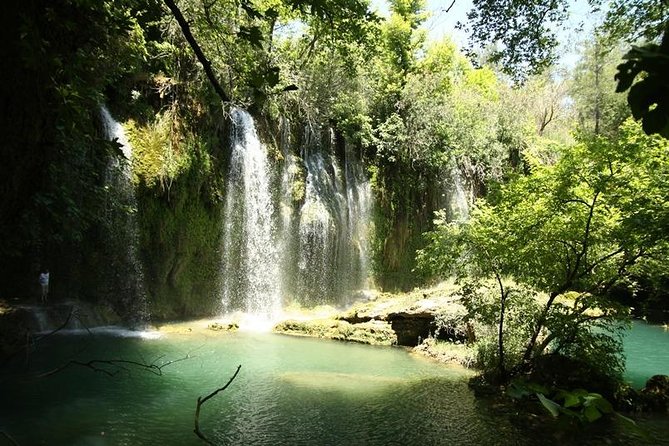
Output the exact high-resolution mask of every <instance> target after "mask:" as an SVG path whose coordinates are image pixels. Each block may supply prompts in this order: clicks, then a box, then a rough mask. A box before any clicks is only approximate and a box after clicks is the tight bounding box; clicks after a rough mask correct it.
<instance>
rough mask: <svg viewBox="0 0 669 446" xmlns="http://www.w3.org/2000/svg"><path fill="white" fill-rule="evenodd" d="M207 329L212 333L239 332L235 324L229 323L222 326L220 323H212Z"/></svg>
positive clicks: (237, 325)
mask: <svg viewBox="0 0 669 446" xmlns="http://www.w3.org/2000/svg"><path fill="white" fill-rule="evenodd" d="M207 328H208V329H209V330H213V331H237V330H239V324H238V323H236V322H230V323H227V324H222V323H220V322H213V323H211V324H209V325H208V326H207Z"/></svg>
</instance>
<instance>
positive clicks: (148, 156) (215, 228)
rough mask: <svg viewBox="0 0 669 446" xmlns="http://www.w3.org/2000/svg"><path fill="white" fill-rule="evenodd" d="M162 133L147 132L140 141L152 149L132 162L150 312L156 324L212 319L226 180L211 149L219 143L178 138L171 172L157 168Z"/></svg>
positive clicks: (217, 278) (166, 168)
mask: <svg viewBox="0 0 669 446" xmlns="http://www.w3.org/2000/svg"><path fill="white" fill-rule="evenodd" d="M159 133H160V132H158V131H156V132H153V133H151V131H150V130H146V129H145V130H144V135H145V136H146V138H145V139H144V140H140V141H143V142H147V141H148V142H152V144H153V145H148V144H147V145H145V146H144V147H143V149H141V150H139V151H136V155H135V161H134V165H135V166H140V168H139V171H138V172H136V175H137V176H138V178H139V181H138V184H137V196H138V220H139V224H140V240H141V241H140V251H141V255H142V259H143V263H144V265H145V273H146V279H147V280H146V283H147V288H148V289H147V291H148V303H149V310H150V312H151V316H152V318H154V319H156V320H170V319H177V318H190V317H202V316H208V315H211V314H213V313H215V312H216V311H217V309H218V305H219V298H218V292H219V271H220V262H221V259H220V238H221V227H222V224H221V211H222V209H221V206H222V204H221V201H220V199H219V197H220V196H221V192H220V189H219V187H218V185H219V184H221V183H222V180H221V179H219V178H218V176H217V175H216V171H215V169H214V162H213V160H212V158H211V156H210V154H209V150H208V148H209V147H210V146H211V145H212V144H216V143H217V142H216V140H215V139H212V141H211V142H207V141H206V140H203V139H200V138H196V137H194V136H193V135H188V134H187V135H184V136H182V137H181V138H177V139H178V140H179V141H180V150H181V153H180V154H179V157H180V160H181V161H179V163H178V168H174V169H172V168H170V167H169V166H158V165H157V164H160V163H161V162H163V161H165V158H160V157H159V156H157V152H156V151H157V150H158V149H160V147H158V144H157V143H156V141H158V140H160V138H159V136H160V134H159ZM205 134H206V133H205ZM151 135H153V136H151ZM136 136H137V135H136V134H135V138H134V140H137V139H136ZM149 136H151V137H150V138H149ZM172 138H173V139H174V138H175V136H174V135H173V136H172ZM161 150H162V149H161ZM173 167H174V166H173Z"/></svg>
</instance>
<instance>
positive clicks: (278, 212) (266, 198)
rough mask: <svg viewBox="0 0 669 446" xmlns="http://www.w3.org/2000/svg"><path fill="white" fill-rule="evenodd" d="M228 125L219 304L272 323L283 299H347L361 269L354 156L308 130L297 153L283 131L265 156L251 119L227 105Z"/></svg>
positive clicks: (359, 186) (366, 197)
mask: <svg viewBox="0 0 669 446" xmlns="http://www.w3.org/2000/svg"><path fill="white" fill-rule="evenodd" d="M232 124H233V133H232V153H231V155H230V162H229V171H228V179H227V190H226V202H225V210H224V216H223V219H224V230H223V234H224V235H223V249H222V251H223V268H222V274H223V277H222V283H223V290H222V299H223V310H224V311H226V312H230V311H235V310H241V311H244V312H246V313H252V314H254V315H256V316H258V315H260V316H262V317H264V318H266V319H267V320H271V319H272V318H274V317H275V316H278V315H279V313H280V311H281V308H282V306H283V304H286V303H292V302H296V303H299V304H302V305H314V304H341V303H345V302H349V301H351V300H352V296H353V293H354V292H355V291H357V290H359V289H361V288H362V287H364V286H365V285H366V279H367V274H368V260H367V255H368V249H367V245H368V230H369V229H368V228H369V219H370V209H371V189H370V186H369V182H368V181H367V179H366V178H365V175H364V172H363V169H362V166H361V165H360V162H359V161H358V160H356V159H355V157H354V156H353V155H352V154H349V153H346V154H345V156H344V157H343V158H344V159H343V160H341V161H340V160H339V159H338V158H337V157H336V156H335V155H334V153H333V149H332V147H333V142H332V139H333V137H332V135H331V137H330V141H329V142H326V143H325V144H322V143H321V141H320V140H321V138H320V137H319V135H320V133H319V132H318V131H312V130H306V131H305V134H304V137H303V141H302V144H301V149H300V151H299V156H298V155H297V154H294V153H293V152H292V150H291V147H290V145H291V141H290V137H289V134H288V132H284V135H282V141H281V144H282V149H283V151H282V155H283V161H282V162H278V161H277V162H270V161H269V159H268V156H267V151H266V149H265V147H263V145H262V144H261V143H260V141H259V139H258V135H257V132H256V130H255V127H254V123H253V119H252V118H251V116H250V115H249V114H248V113H246V112H244V111H242V110H234V111H233V112H232ZM342 164H343V166H342ZM273 192H274V193H273Z"/></svg>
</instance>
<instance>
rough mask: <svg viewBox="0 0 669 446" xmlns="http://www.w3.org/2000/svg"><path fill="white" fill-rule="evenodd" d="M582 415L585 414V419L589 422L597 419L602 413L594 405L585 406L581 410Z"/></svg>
mask: <svg viewBox="0 0 669 446" xmlns="http://www.w3.org/2000/svg"><path fill="white" fill-rule="evenodd" d="M583 416H585V419H586V420H587V421H588V422H589V423H592V422H593V421H595V420H598V419H599V418H601V417H602V413H601V412H600V411H599V409H597V407H595V406H587V407H586V408H585V409H584V410H583Z"/></svg>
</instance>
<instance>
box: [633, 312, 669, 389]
mask: <svg viewBox="0 0 669 446" xmlns="http://www.w3.org/2000/svg"><path fill="white" fill-rule="evenodd" d="M624 348H625V357H626V359H627V361H626V372H625V377H626V378H627V380H628V381H629V382H630V383H631V384H632V386H633V387H635V388H637V389H640V388H642V387H643V386H644V384H645V382H646V380H647V379H648V378H650V377H651V376H653V375H669V330H667V329H666V328H665V327H662V326H660V325H651V324H647V323H645V322H643V321H634V323H633V325H632V329H631V330H629V331H628V332H627V333H626V335H625V339H624Z"/></svg>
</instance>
